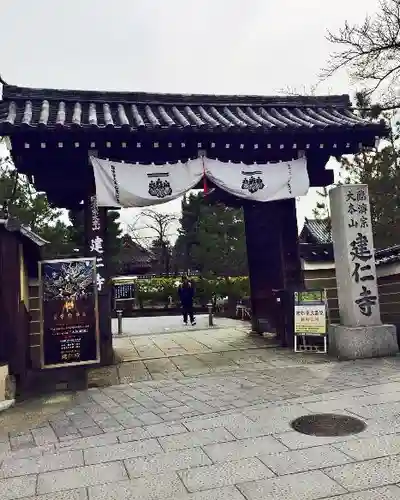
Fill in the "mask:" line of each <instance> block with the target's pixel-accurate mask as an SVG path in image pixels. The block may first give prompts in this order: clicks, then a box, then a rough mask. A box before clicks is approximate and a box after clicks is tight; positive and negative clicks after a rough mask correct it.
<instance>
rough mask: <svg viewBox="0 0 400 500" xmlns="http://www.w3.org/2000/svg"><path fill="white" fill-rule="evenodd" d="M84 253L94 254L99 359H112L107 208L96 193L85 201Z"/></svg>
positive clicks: (109, 360)
mask: <svg viewBox="0 0 400 500" xmlns="http://www.w3.org/2000/svg"><path fill="white" fill-rule="evenodd" d="M85 255H86V256H87V257H96V261H97V264H96V267H97V287H98V303H99V327H100V363H101V364H102V365H109V364H112V363H113V361H114V354H113V347H112V331H111V287H110V285H109V274H108V262H109V259H108V245H107V209H105V208H99V207H98V206H97V198H96V196H95V195H92V196H90V197H89V198H88V199H87V200H86V203H85Z"/></svg>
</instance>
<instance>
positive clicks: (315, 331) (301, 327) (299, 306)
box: [294, 290, 328, 353]
mask: <svg viewBox="0 0 400 500" xmlns="http://www.w3.org/2000/svg"><path fill="white" fill-rule="evenodd" d="M326 311H327V307H326V296H325V292H324V291H323V290H310V291H307V292H296V293H295V306H294V350H295V352H304V351H313V352H322V353H326V352H327V348H328V346H327V329H326ZM299 337H300V339H301V343H300V344H299ZM310 337H311V338H314V340H315V337H319V338H323V350H321V349H320V346H319V345H316V344H315V342H314V343H312V344H309V343H307V341H308V340H310Z"/></svg>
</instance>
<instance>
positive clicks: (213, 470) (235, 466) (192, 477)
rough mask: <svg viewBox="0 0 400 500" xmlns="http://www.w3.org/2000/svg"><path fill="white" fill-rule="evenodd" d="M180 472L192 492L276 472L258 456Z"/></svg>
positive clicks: (264, 476) (271, 474)
mask: <svg viewBox="0 0 400 500" xmlns="http://www.w3.org/2000/svg"><path fill="white" fill-rule="evenodd" d="M178 474H179V476H180V477H181V479H182V481H183V483H184V484H185V486H186V488H187V489H188V490H189V491H190V492H194V491H198V490H209V489H212V488H220V487H222V486H230V485H234V484H238V483H242V482H245V481H254V480H257V479H263V478H267V477H273V476H274V473H273V472H271V470H270V469H268V467H266V466H265V465H264V464H262V463H261V462H260V460H258V459H257V458H245V459H243V460H238V461H235V462H224V463H222V464H214V465H206V466H204V467H196V468H193V469H191V470H185V471H180V472H179V473H178Z"/></svg>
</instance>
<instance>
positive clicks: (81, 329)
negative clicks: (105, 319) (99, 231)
mask: <svg viewBox="0 0 400 500" xmlns="http://www.w3.org/2000/svg"><path fill="white" fill-rule="evenodd" d="M39 282H40V323H41V325H40V326H41V365H42V368H58V367H67V366H76V365H88V364H95V363H99V362H100V345H99V319H98V303H97V271H96V259H95V258H81V259H63V260H45V261H41V262H39Z"/></svg>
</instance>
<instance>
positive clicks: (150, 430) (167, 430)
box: [118, 423, 187, 443]
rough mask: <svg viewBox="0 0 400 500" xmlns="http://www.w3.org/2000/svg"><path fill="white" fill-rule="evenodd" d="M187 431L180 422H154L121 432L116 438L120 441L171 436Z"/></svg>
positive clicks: (126, 441)
mask: <svg viewBox="0 0 400 500" xmlns="http://www.w3.org/2000/svg"><path fill="white" fill-rule="evenodd" d="M183 432H187V429H186V427H184V426H183V425H182V424H166V423H162V424H154V425H149V426H147V427H137V428H136V429H133V430H132V431H127V432H126V433H124V434H121V435H120V436H119V437H118V439H119V441H120V442H121V443H128V442H130V441H139V440H140V439H149V438H158V437H162V436H171V435H175V434H181V433H183Z"/></svg>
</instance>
